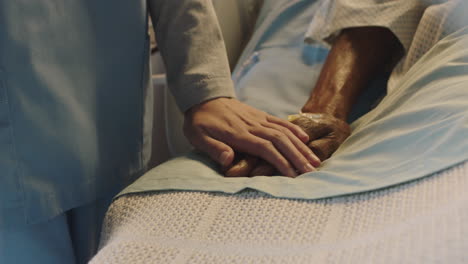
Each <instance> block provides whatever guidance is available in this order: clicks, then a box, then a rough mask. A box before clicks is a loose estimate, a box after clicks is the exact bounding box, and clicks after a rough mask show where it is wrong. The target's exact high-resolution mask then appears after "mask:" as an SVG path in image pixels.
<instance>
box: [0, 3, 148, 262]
mask: <svg viewBox="0 0 468 264" xmlns="http://www.w3.org/2000/svg"><path fill="white" fill-rule="evenodd" d="M148 44H149V39H148V36H147V9H146V1H145V0H137V1H128V0H112V1H107V0H106V1H95V0H81V1H63V0H50V1H29V0H14V1H7V0H5V1H3V0H2V1H0V172H1V176H0V201H1V203H0V230H1V231H0V263H31V262H34V263H70V261H65V262H64V261H63V260H64V259H67V258H68V257H69V256H70V254H72V253H73V252H71V251H70V248H69V247H68V246H67V245H70V243H68V242H67V241H64V239H65V238H66V237H67V236H69V235H70V236H71V240H70V241H73V243H79V242H76V241H80V240H81V239H74V238H73V237H76V236H74V235H73V233H74V231H73V229H74V227H73V225H71V224H70V223H71V222H77V221H78V220H73V219H74V218H75V217H73V215H77V214H75V213H74V211H76V210H77V209H73V210H71V209H72V208H79V207H83V206H84V208H86V207H87V206H85V205H89V206H91V207H95V206H96V204H93V203H96V202H95V201H97V200H100V199H101V200H109V198H110V197H112V196H113V195H114V194H115V193H116V192H118V191H119V190H121V189H122V188H123V187H125V186H126V185H128V184H129V183H131V182H132V181H133V180H135V179H136V178H137V177H138V176H140V175H141V174H142V173H143V172H144V171H145V169H146V168H145V166H146V164H145V163H146V162H145V161H146V160H147V156H146V152H145V151H144V149H143V145H144V144H143V142H144V140H146V138H145V137H144V134H145V130H144V124H143V123H144V122H143V112H144V107H145V104H144V100H145V97H146V92H147V88H148V84H149V78H148V76H149V70H148ZM104 204H105V203H104ZM98 207H99V209H96V208H95V209H90V210H87V211H86V210H85V209H83V210H85V211H86V212H87V213H85V214H80V215H81V216H83V217H85V216H86V215H89V216H90V217H91V218H89V219H92V218H96V217H98V216H99V215H102V214H103V212H102V211H103V210H105V209H104V208H105V205H101V206H98ZM70 215H72V216H70ZM79 218H80V217H79ZM51 219H52V220H51ZM70 221H71V222H70ZM79 221H81V220H79ZM86 221H88V220H86ZM95 222H96V221H95ZM96 223H99V221H98V220H97V222H96ZM95 225H96V226H99V224H95ZM91 229H92V228H91ZM82 231H83V232H87V231H89V232H90V233H96V232H97V231H96V230H89V228H86V229H83V230H82ZM61 236H63V237H61ZM54 241H55V242H54ZM33 242H35V243H33ZM35 247H36V248H35ZM73 247H75V248H78V247H79V246H78V245H73ZM15 249H16V250H15ZM18 250H19V251H18ZM73 254H74V253H73ZM52 255H57V257H60V260H59V259H57V261H53V260H51V259H50V260H48V259H47V257H53V256H52ZM61 257H63V258H61ZM20 258H23V259H20Z"/></svg>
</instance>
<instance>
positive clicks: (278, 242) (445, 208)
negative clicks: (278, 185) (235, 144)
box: [91, 162, 468, 264]
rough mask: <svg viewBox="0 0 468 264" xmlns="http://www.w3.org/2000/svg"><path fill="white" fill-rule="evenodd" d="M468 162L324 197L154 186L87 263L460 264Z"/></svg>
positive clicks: (128, 200) (107, 230)
mask: <svg viewBox="0 0 468 264" xmlns="http://www.w3.org/2000/svg"><path fill="white" fill-rule="evenodd" d="M467 190H468V162H466V163H463V164H460V165H457V166H455V167H453V168H451V169H448V170H445V171H443V172H441V173H437V174H435V175H432V176H430V177H427V178H423V179H420V180H417V181H414V182H410V183H406V184H403V185H399V186H395V187H392V188H387V189H383V190H377V191H372V192H367V193H362V194H355V195H349V196H343V197H335V198H330V199H323V200H315V201H312V200H297V199H281V198H273V197H271V196H268V195H267V194H264V193H261V192H257V191H252V190H250V191H244V192H242V193H239V194H235V195H227V194H221V193H205V192H155V193H148V194H135V195H128V196H123V197H121V198H119V199H118V200H116V201H115V202H114V203H113V205H112V206H111V208H110V210H109V212H108V213H107V217H106V220H105V223H104V231H103V238H102V242H101V243H102V244H101V247H102V249H101V251H100V252H99V254H98V255H97V256H96V257H95V258H94V259H93V260H92V261H91V263H94V264H97V263H466V262H467V261H468V251H467V249H468V192H467Z"/></svg>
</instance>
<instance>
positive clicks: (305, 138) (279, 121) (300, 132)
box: [267, 116, 309, 143]
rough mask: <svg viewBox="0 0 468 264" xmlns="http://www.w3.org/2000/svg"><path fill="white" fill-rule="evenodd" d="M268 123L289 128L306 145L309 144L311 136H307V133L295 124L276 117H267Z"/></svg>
mask: <svg viewBox="0 0 468 264" xmlns="http://www.w3.org/2000/svg"><path fill="white" fill-rule="evenodd" d="M267 121H268V122H271V123H273V124H276V125H279V126H281V127H284V128H287V129H288V130H289V131H290V132H292V133H293V134H294V135H295V136H296V137H298V138H299V139H300V140H301V141H302V142H304V143H307V142H308V141H309V136H308V135H307V133H306V132H305V131H304V130H303V129H302V128H300V127H299V126H297V125H296V124H293V123H291V122H289V121H287V120H283V119H281V118H279V117H275V116H267Z"/></svg>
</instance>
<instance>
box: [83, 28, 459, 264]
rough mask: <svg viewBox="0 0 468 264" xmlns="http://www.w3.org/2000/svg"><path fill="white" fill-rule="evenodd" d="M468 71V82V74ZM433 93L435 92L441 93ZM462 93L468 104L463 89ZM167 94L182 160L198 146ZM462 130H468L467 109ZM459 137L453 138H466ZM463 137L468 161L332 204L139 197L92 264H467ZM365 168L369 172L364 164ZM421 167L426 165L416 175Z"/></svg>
mask: <svg viewBox="0 0 468 264" xmlns="http://www.w3.org/2000/svg"><path fill="white" fill-rule="evenodd" d="M225 27H226V25H225ZM465 43H466V41H465ZM445 57H447V56H445ZM465 57H467V56H465ZM457 63H458V65H459V64H460V63H465V64H466V63H467V62H466V59H465V60H459V61H457ZM463 69H465V70H466V71H465V74H466V75H468V67H464V68H463ZM435 73H437V72H435ZM417 74H419V72H418V71H415V72H414V75H417ZM460 82H461V83H462V84H463V82H464V83H465V84H466V86H468V78H464V79H462V80H459V79H457V83H456V84H454V85H459V84H460ZM162 84H163V82H159V84H158V85H161V86H164V85H162ZM431 84H432V83H431ZM435 84H436V85H438V83H437V82H435ZM440 85H442V86H443V87H442V86H441V87H440V89H442V88H444V87H446V84H440ZM427 86H428V89H427V91H426V92H430V91H434V90H430V89H429V88H431V87H429V86H430V85H427ZM466 86H465V87H466ZM431 89H432V88H431ZM434 89H435V88H434ZM437 89H439V88H437ZM437 89H435V90H437ZM465 90H466V89H465ZM447 91H448V90H447ZM453 91H454V92H460V91H461V93H460V95H458V96H457V97H459V98H462V99H463V98H464V100H466V99H467V95H466V92H463V88H460V89H458V88H457V89H455V88H454V89H453ZM163 93H164V94H165V97H164V98H165V99H164V103H163V106H164V107H163V108H164V109H165V117H164V118H162V119H163V120H165V123H164V124H165V126H166V127H165V128H164V131H166V132H167V133H166V136H167V143H166V144H167V149H168V154H167V155H168V156H172V155H175V156H177V155H180V154H181V153H183V152H186V151H187V150H189V148H190V147H189V146H188V144H186V143H181V142H183V141H182V138H183V136H182V134H181V133H180V132H179V131H180V126H181V116H180V113H179V114H176V113H177V111H175V106H174V104H173V102H172V101H171V98H170V96H169V95H167V94H166V93H165V92H164V90H163ZM410 95H411V94H410V93H409V94H408V96H410ZM246 98H248V96H247V97H246ZM402 98H403V97H402ZM444 99H445V98H444ZM449 99H450V98H447V100H449ZM457 102H458V101H457ZM384 103H385V102H384ZM428 107H429V106H428ZM431 107H432V105H431ZM434 107H438V106H434ZM465 108H466V105H465ZM424 109H425V108H424ZM461 109H463V107H461ZM415 111H416V110H415ZM384 112H385V111H384ZM381 122H385V120H383V121H381ZM402 122H403V121H402ZM456 124H457V126H460V127H465V128H466V127H468V116H467V113H466V111H465V112H464V113H463V116H462V117H460V121H459V122H457V123H456ZM359 128H360V126H359V125H357V126H356V127H355V131H358V132H359ZM446 130H447V131H449V130H450V129H446ZM364 131H369V130H364ZM450 131H451V132H450V133H448V132H447V134H446V135H445V137H456V136H457V134H456V132H454V131H452V130H450ZM463 131H467V130H466V129H465V130H463ZM434 133H435V132H434ZM428 135H429V136H430V135H431V133H429V132H428ZM465 135H466V137H468V134H465ZM458 138H459V140H458V141H457V142H456V143H455V145H458V146H460V147H459V148H456V147H453V151H454V152H455V151H459V153H458V155H457V156H460V157H459V159H457V160H456V161H455V160H454V163H453V164H452V165H451V166H449V167H447V168H441V170H440V171H434V173H431V174H429V175H427V176H425V177H422V178H421V177H419V178H418V179H416V180H412V181H406V182H404V183H399V184H388V185H387V186H385V187H382V188H375V189H374V190H370V191H362V192H356V193H350V194H345V195H340V196H332V197H326V198H322V199H298V198H296V199H285V198H278V197H274V196H273V195H270V194H267V193H265V192H261V191H257V190H253V189H250V188H246V189H244V190H242V191H239V192H236V193H235V194H228V193H222V192H204V191H183V190H179V191H175V190H173V191H145V192H133V193H132V192H130V193H128V194H126V195H123V196H120V197H118V198H117V199H116V200H115V201H114V202H113V204H112V205H111V207H110V209H109V211H108V212H107V216H106V219H105V222H104V225H103V233H102V240H101V250H100V251H99V253H98V254H97V256H96V257H95V258H94V259H93V260H92V261H91V263H466V262H467V261H468V252H467V249H468V224H466V223H468V192H467V191H466V190H468V162H466V160H468V157H467V156H466V154H465V153H464V152H463V150H464V149H466V146H467V141H466V138H463V135H462V136H461V137H460V135H458ZM351 141H353V139H351ZM355 142H359V141H355ZM421 142H422V143H424V142H430V138H429V139H428V141H423V140H422V141H421ZM435 143H436V142H435ZM390 145H391V144H390ZM455 145H454V146H455ZM388 148H390V149H391V148H392V146H390V147H388ZM428 148H429V149H431V148H432V150H434V151H437V150H438V149H437V148H436V146H428ZM399 151H401V149H394V152H397V153H398V152H399ZM421 155H424V153H422V152H421ZM441 155H445V153H442V152H441ZM441 158H442V157H441ZM433 162H434V163H436V161H435V160H433ZM430 163H431V160H429V161H428V162H427V163H425V164H424V166H429V167H430V165H431V164H430ZM362 165H363V166H367V165H366V163H365V161H364V160H363V161H362ZM389 165H390V164H389ZM416 165H418V166H419V165H420V164H413V167H417V166H416ZM410 166H411V165H410ZM420 170H424V168H423V167H420V168H419V167H418V168H416V169H414V168H413V170H412V171H413V172H414V171H416V172H417V171H420ZM378 173H380V172H377V173H376V174H378ZM376 176H378V175H376ZM143 178H144V177H143Z"/></svg>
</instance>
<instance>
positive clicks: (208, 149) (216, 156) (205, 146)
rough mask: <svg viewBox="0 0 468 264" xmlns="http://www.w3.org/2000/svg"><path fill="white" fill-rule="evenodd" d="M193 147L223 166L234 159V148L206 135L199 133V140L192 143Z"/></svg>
mask: <svg viewBox="0 0 468 264" xmlns="http://www.w3.org/2000/svg"><path fill="white" fill-rule="evenodd" d="M192 144H193V145H194V147H195V148H197V149H198V150H200V151H202V152H204V153H206V154H207V155H208V156H210V158H211V159H213V160H214V161H216V162H217V163H219V164H220V165H221V166H222V167H223V168H225V167H227V166H229V165H231V164H232V162H233V161H234V150H233V149H232V148H231V147H229V146H228V145H226V144H224V143H223V142H221V141H218V140H216V139H214V138H211V137H209V136H207V135H201V136H200V138H199V140H196V141H195V142H193V143H192Z"/></svg>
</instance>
